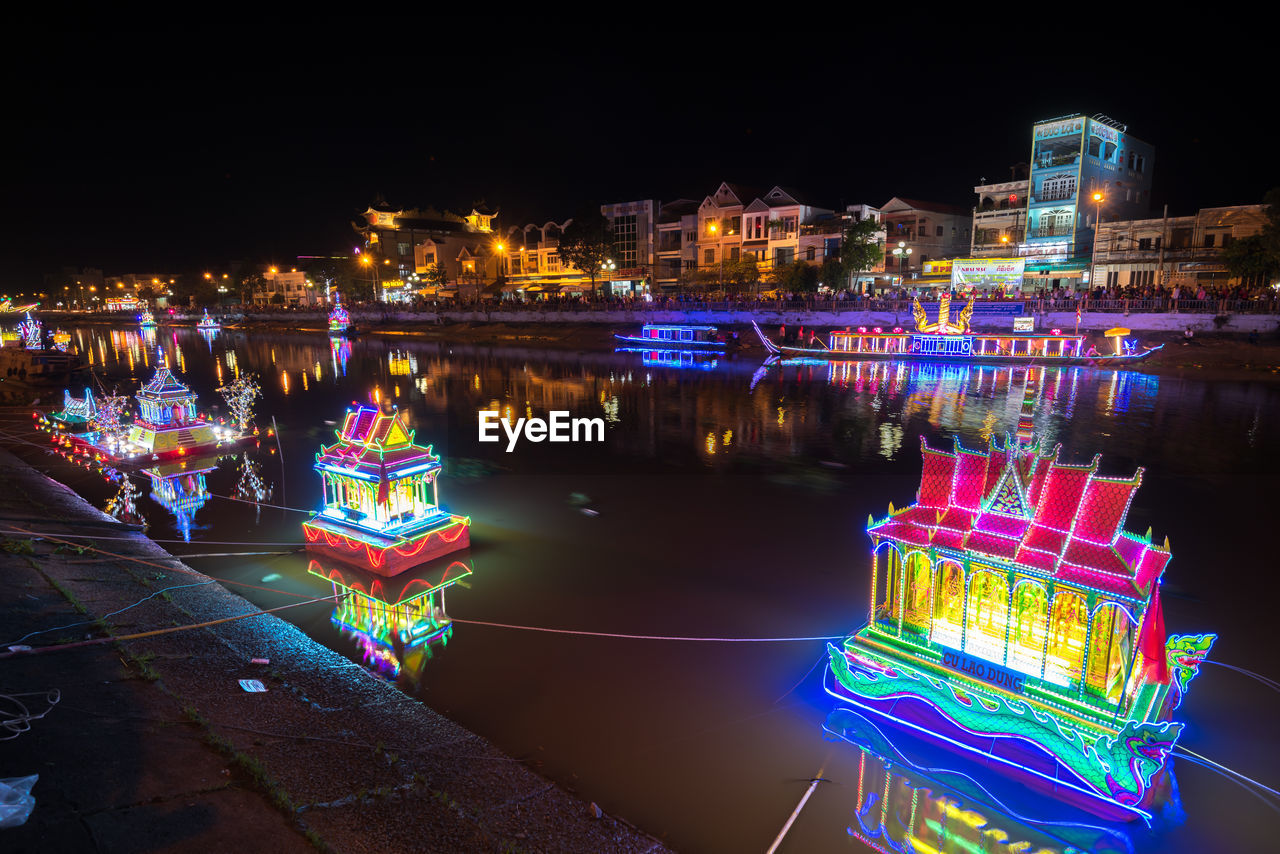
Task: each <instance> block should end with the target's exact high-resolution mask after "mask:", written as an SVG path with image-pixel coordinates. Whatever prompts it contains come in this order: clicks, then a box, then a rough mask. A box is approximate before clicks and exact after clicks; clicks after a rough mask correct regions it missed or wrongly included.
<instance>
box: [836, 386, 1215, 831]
mask: <svg viewBox="0 0 1280 854" xmlns="http://www.w3.org/2000/svg"><path fill="white" fill-rule="evenodd" d="M1025 408H1026V407H1025V405H1024V410H1025ZM1028 428H1029V425H1024V426H1023V427H1022V429H1021V430H1020V433H1023V434H1024V435H1025V434H1026V433H1027V432H1028ZM921 446H922V451H923V455H924V472H923V476H922V478H921V481H920V488H919V491H918V492H917V496H916V503H914V504H912V505H911V506H909V507H905V508H902V509H898V510H895V509H894V507H893V505H892V504H890V505H889V514H888V515H887V516H885V517H884V518H881V519H874V518H873V519H869V520H868V526H867V532H868V533H869V534H870V536H871V541H872V563H871V591H872V599H871V607H870V611H869V619H868V624H867V626H866V627H865V628H863V629H862V630H861V631H859V632H858V633H857V634H855V635H853V636H852V637H850V638H848V639H846V640H845V641H844V643H843V644H842V645H841V647H839V648H837V647H835V646H832V645H829V646H828V652H829V653H830V668H829V670H828V672H827V690H828V691H829V692H830V693H831V694H833V695H834V696H835V697H837V698H839V699H840V700H842V701H845V702H848V703H852V704H854V705H857V706H861V707H864V708H867V709H870V710H872V711H875V712H878V713H880V714H883V715H885V716H887V717H888V718H891V719H893V720H894V721H897V722H898V723H900V724H903V725H905V726H907V727H909V728H912V729H914V730H916V731H922V732H927V733H930V734H931V735H932V736H933V737H935V738H936V739H938V740H940V741H942V742H945V743H947V744H949V745H952V746H956V747H959V748H962V749H963V750H966V751H973V752H975V753H980V754H983V755H984V756H986V757H988V759H989V760H992V761H991V762H990V764H991V765H992V766H993V767H999V768H1002V769H1006V770H1015V771H1016V772H1018V773H1022V774H1025V775H1027V779H1028V780H1031V781H1033V782H1035V783H1037V784H1043V785H1044V786H1046V787H1047V788H1049V789H1050V790H1051V791H1052V792H1053V793H1054V794H1055V795H1056V796H1057V797H1062V798H1068V799H1079V800H1080V801H1082V802H1084V803H1083V804H1082V805H1085V806H1086V808H1089V809H1094V810H1095V811H1096V810H1097V809H1101V810H1104V811H1108V812H1100V813H1098V814H1106V815H1108V816H1111V817H1124V816H1127V817H1130V818H1132V817H1133V816H1134V815H1141V816H1144V817H1149V816H1150V812H1149V811H1150V808H1151V805H1152V802H1153V800H1154V793H1155V791H1156V788H1157V786H1158V784H1159V782H1160V778H1161V775H1162V774H1163V772H1164V771H1165V764H1166V761H1167V758H1168V755H1169V752H1170V751H1171V750H1172V749H1173V746H1174V744H1175V743H1176V741H1177V739H1178V736H1179V734H1180V733H1181V730H1182V726H1183V725H1182V724H1181V723H1175V722H1173V721H1172V720H1171V715H1172V713H1173V710H1174V709H1176V708H1177V707H1178V705H1179V703H1180V702H1181V700H1182V697H1183V695H1184V694H1185V693H1186V691H1187V687H1188V684H1189V683H1190V682H1191V679H1192V678H1193V677H1194V676H1195V675H1196V673H1197V672H1198V670H1199V665H1200V662H1201V661H1202V660H1203V659H1204V658H1205V657H1206V656H1207V655H1208V653H1209V649H1210V647H1211V646H1212V644H1213V641H1214V639H1215V636H1214V635H1197V636H1178V635H1172V636H1168V637H1166V635H1165V628H1164V616H1163V612H1162V610H1161V606H1160V592H1159V583H1160V577H1161V575H1162V574H1163V573H1164V570H1165V566H1166V565H1167V564H1168V562H1169V558H1170V553H1169V545H1168V540H1167V539H1166V540H1165V541H1164V545H1163V546H1161V545H1157V544H1156V543H1154V542H1152V539H1151V533H1150V531H1148V532H1147V533H1146V534H1145V535H1138V534H1134V533H1131V532H1129V531H1125V530H1124V528H1123V526H1124V521H1125V516H1126V515H1127V513H1128V510H1129V503H1130V501H1131V500H1132V498H1133V495H1134V493H1135V491H1136V490H1137V489H1138V486H1139V484H1140V483H1141V482H1142V470H1141V469H1139V470H1138V471H1137V472H1136V473H1135V474H1134V475H1133V476H1132V477H1121V478H1115V477H1103V476H1101V475H1099V474H1098V462H1099V458H1098V457H1095V458H1094V459H1093V460H1092V461H1091V462H1090V463H1088V464H1087V465H1066V464H1064V463H1062V462H1060V461H1059V460H1058V452H1059V448H1058V447H1055V448H1053V449H1052V450H1051V451H1049V452H1048V453H1041V452H1040V450H1039V445H1038V443H1037V442H1035V441H1033V440H1030V438H1029V436H1028V438H1027V440H1026V441H1017V442H1012V441H1011V442H1008V443H1007V444H1006V445H1005V446H1004V447H1000V446H998V445H997V444H996V442H995V441H994V440H993V441H992V442H991V443H990V445H989V447H987V448H985V449H983V450H978V451H971V450H968V449H965V448H962V447H961V446H960V445H959V442H958V441H957V443H956V445H955V448H954V450H952V451H940V450H935V449H933V448H930V447H929V446H928V445H927V444H926V443H924V442H923V440H922V442H921Z"/></svg>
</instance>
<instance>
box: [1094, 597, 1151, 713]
mask: <svg viewBox="0 0 1280 854" xmlns="http://www.w3.org/2000/svg"><path fill="white" fill-rule="evenodd" d="M1137 628H1138V623H1137V621H1136V620H1134V619H1133V615H1132V614H1130V613H1129V611H1128V610H1127V609H1125V608H1124V607H1123V606H1121V605H1119V604H1118V603H1115V602H1104V603H1102V604H1101V605H1099V606H1098V607H1097V608H1095V609H1094V611H1093V620H1092V624H1091V626H1090V629H1089V637H1090V640H1089V662H1088V666H1087V667H1086V668H1085V690H1086V691H1088V692H1090V693H1092V694H1093V695H1094V696H1096V697H1101V698H1102V699H1104V700H1106V702H1108V703H1115V702H1118V701H1119V700H1120V695H1121V693H1122V692H1123V691H1124V683H1125V681H1126V679H1127V678H1128V675H1129V672H1128V671H1129V666H1130V664H1131V663H1132V661H1133V652H1134V640H1135V634H1136V632H1137Z"/></svg>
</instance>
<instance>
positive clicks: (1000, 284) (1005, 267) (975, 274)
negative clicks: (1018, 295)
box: [951, 258, 1026, 290]
mask: <svg viewBox="0 0 1280 854" xmlns="http://www.w3.org/2000/svg"><path fill="white" fill-rule="evenodd" d="M1025 264H1026V259H1024V258H957V259H956V260H955V261H953V262H952V263H951V287H952V288H954V289H956V290H960V289H963V288H982V289H987V288H999V289H1000V290H1013V289H1017V288H1020V287H1021V286H1022V274H1023V270H1024V267H1025Z"/></svg>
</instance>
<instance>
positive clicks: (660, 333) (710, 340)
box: [613, 323, 728, 350]
mask: <svg viewBox="0 0 1280 854" xmlns="http://www.w3.org/2000/svg"><path fill="white" fill-rule="evenodd" d="M613 337H614V338H617V339H618V340H619V341H621V342H623V343H624V344H627V345H630V346H635V347H640V348H642V349H645V350H654V349H669V348H675V349H678V350H725V349H727V348H728V342H727V341H725V340H724V336H722V335H720V334H719V333H718V332H717V331H716V328H715V327H714V326H689V325H685V324H678V323H677V324H672V323H646V324H645V325H644V326H643V327H641V329H640V334H639V335H619V334H618V333H616V332H615V333H613Z"/></svg>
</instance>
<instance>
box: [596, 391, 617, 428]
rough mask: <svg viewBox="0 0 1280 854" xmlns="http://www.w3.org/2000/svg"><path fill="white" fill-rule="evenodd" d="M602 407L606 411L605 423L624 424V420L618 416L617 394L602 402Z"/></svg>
mask: <svg viewBox="0 0 1280 854" xmlns="http://www.w3.org/2000/svg"><path fill="white" fill-rule="evenodd" d="M602 396H603V395H602ZM600 407H601V408H602V409H603V410H604V420H605V421H607V422H608V423H610V424H620V423H622V419H621V418H620V417H619V416H618V396H617V395H616V394H615V395H613V396H612V397H609V398H607V399H605V400H602V401H600Z"/></svg>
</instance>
